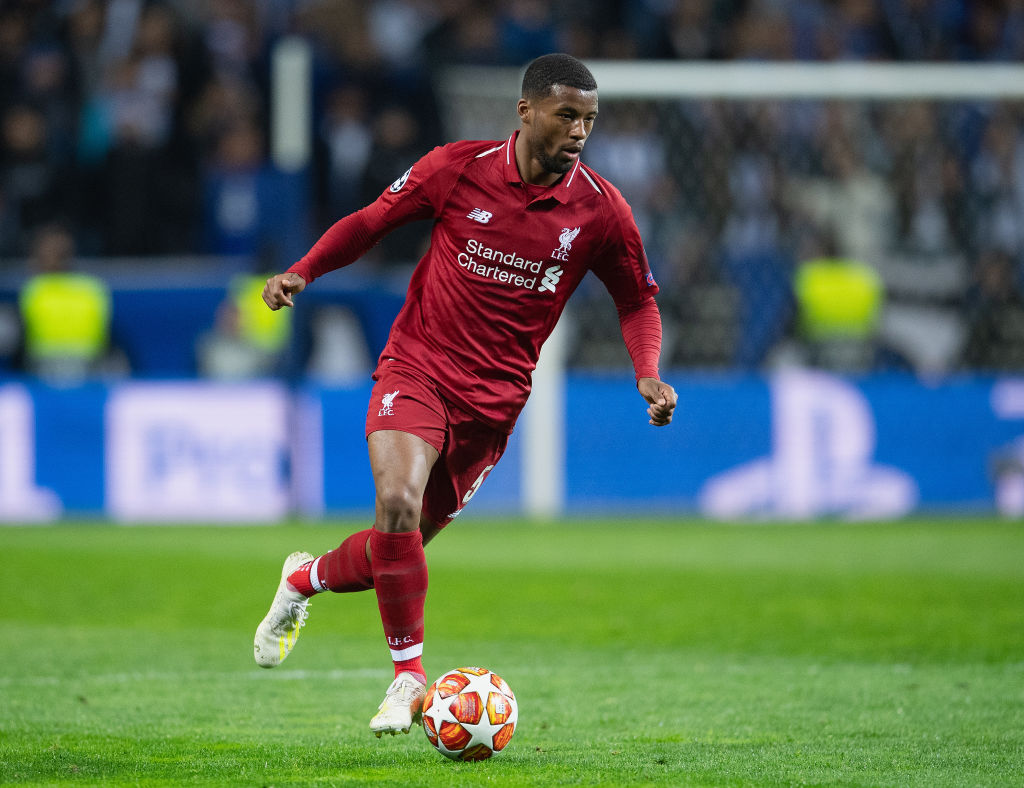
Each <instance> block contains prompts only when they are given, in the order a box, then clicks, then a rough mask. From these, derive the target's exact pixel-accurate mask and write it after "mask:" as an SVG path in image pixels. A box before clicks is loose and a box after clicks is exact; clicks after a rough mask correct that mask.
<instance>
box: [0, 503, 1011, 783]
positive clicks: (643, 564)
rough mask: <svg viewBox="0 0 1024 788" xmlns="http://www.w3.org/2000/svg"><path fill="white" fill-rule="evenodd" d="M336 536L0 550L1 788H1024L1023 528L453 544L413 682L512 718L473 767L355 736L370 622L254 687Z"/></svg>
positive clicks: (481, 528)
mask: <svg viewBox="0 0 1024 788" xmlns="http://www.w3.org/2000/svg"><path fill="white" fill-rule="evenodd" d="M356 527H361V526H359V525H358V524H357V523H352V522H333V521H332V522H325V523H321V524H316V525H308V524H307V525H303V524H293V525H287V526H280V527H220V528H217V527H180V528H166V527H164V528H161V527H130V528H125V527H120V528H118V527H112V526H109V525H102V524H84V523H81V524H72V525H62V526H58V527H45V528H0V556H2V560H3V568H2V570H0V593H2V599H3V605H2V612H0V633H2V638H3V641H2V642H3V651H2V653H3V660H2V663H0V664H2V667H0V783H3V784H26V785H43V784H45V785H60V784H71V785H97V784H103V785H178V784H203V785H245V786H284V785H324V786H362V785H382V786H384V785H395V786H435V785H436V786H450V785H451V786H462V785H466V786H469V785H496V786H506V785H536V786H546V785H607V786H626V785H651V786H658V785H664V786H687V785H695V786H747V785H750V786H762V785H766V786H786V785H844V786H929V787H930V786H974V785H980V786H1000V785H1017V786H1019V785H1022V784H1024V526H1022V525H1021V524H1020V523H1002V522H998V521H992V520H980V519H973V520H958V521H954V520H938V521H926V520H911V521H907V522H900V523H884V524H873V525H839V524H817V525H772V526H755V525H727V526H723V525H708V524H702V523H699V522H693V521H671V520H668V519H633V520H623V521H613V520H610V519H594V520H573V521H569V522H562V523H557V524H551V523H548V524H537V523H535V524H530V523H525V522H519V521H500V522H499V521H485V520H483V519H478V520H476V521H474V520H472V519H471V517H467V518H466V519H465V520H460V521H459V522H457V523H455V524H454V525H452V526H451V527H450V528H449V529H448V532H447V533H445V534H443V535H442V536H441V537H439V538H438V539H437V540H436V541H435V542H434V543H433V544H431V545H430V546H429V547H428V551H427V552H428V560H429V563H430V572H431V586H430V591H429V594H428V600H427V622H426V623H427V644H426V654H425V664H426V666H427V670H428V672H429V673H431V674H433V675H436V674H440V673H441V672H442V671H444V670H446V669H448V668H453V667H458V666H460V665H464V664H482V665H485V666H487V667H490V668H492V669H493V670H495V671H497V672H498V673H500V674H502V675H503V676H504V677H505V678H506V679H507V680H508V681H509V683H510V684H511V685H512V687H513V689H514V690H515V691H516V693H517V696H518V698H519V706H520V723H519V728H518V730H517V732H516V735H515V737H514V738H513V740H512V743H511V744H510V745H509V747H508V749H507V750H506V751H505V752H504V753H502V754H501V755H500V756H499V757H498V758H496V759H493V760H491V761H485V762H482V763H476V764H462V763H455V762H450V761H448V760H446V759H444V758H442V757H441V756H440V755H438V754H437V753H436V752H434V751H433V750H432V749H431V748H430V746H429V744H428V743H427V741H426V739H425V737H423V735H422V733H421V732H420V731H418V730H413V732H412V734H411V735H410V736H407V737H406V736H400V737H396V738H393V739H392V738H384V739H380V740H378V739H375V738H373V736H371V735H370V733H369V731H368V729H367V723H368V721H369V718H370V716H371V715H372V714H373V712H374V711H375V710H376V705H377V703H378V702H379V701H380V698H381V697H382V693H383V690H384V689H385V688H386V686H387V684H388V682H389V681H390V678H391V671H390V662H389V660H388V653H387V649H386V645H385V643H384V639H383V636H382V634H381V631H380V622H379V619H378V617H377V612H376V600H375V597H374V596H373V595H372V593H363V594H356V595H334V594H327V595H322V596H320V597H318V598H316V599H315V600H314V601H313V603H312V606H311V608H310V620H309V625H308V626H307V627H306V628H305V629H304V630H303V632H302V638H301V640H300V642H299V644H298V646H297V647H296V649H295V651H294V652H293V653H292V655H291V657H290V658H289V659H288V661H287V662H286V663H285V664H284V665H282V666H281V667H279V668H277V669H275V670H272V671H265V670H260V669H259V668H257V667H256V666H255V664H254V662H253V660H252V656H251V655H252V634H253V631H254V629H255V626H256V624H257V623H258V622H259V620H260V618H261V617H262V616H263V614H264V612H265V610H266V607H267V605H268V604H269V601H270V598H271V595H272V593H273V590H274V587H275V586H276V583H277V577H278V573H279V571H280V564H281V561H282V560H283V559H284V556H285V555H286V554H287V553H289V552H291V551H292V550H295V549H300V548H301V549H307V550H310V551H311V552H314V553H316V552H323V551H326V550H327V549H330V548H331V547H333V546H335V545H337V544H338V542H340V541H341V539H342V538H344V536H346V535H347V534H348V533H349V532H350V531H351V530H353V529H354V528H356ZM433 675H432V677H433Z"/></svg>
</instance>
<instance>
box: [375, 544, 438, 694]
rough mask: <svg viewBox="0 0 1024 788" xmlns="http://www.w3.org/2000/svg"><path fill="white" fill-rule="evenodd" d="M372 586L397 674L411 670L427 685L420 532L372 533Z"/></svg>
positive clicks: (424, 570)
mask: <svg viewBox="0 0 1024 788" xmlns="http://www.w3.org/2000/svg"><path fill="white" fill-rule="evenodd" d="M370 553H371V555H372V558H373V561H372V567H373V586H374V588H375V589H376V590H377V607H378V608H379V609H380V618H381V622H382V623H383V625H384V635H385V636H386V637H387V640H388V648H390V649H391V659H392V660H393V661H394V663H395V675H396V676H397V675H398V674H399V673H401V672H402V671H408V672H410V673H413V674H415V675H416V676H418V677H419V678H420V680H421V681H423V683H426V680H427V679H426V673H425V672H424V670H423V662H422V655H423V604H424V600H425V599H426V596H427V558H426V556H425V555H424V553H423V537H422V535H421V534H420V532H419V531H409V532H408V533H384V532H383V531H378V530H376V529H372V532H371V534H370Z"/></svg>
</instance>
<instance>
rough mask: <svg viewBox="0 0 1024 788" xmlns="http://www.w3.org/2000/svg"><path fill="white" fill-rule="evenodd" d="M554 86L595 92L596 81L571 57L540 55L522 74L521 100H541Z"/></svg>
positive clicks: (559, 53)
mask: <svg viewBox="0 0 1024 788" xmlns="http://www.w3.org/2000/svg"><path fill="white" fill-rule="evenodd" d="M555 85H565V86H566V87H570V88H576V89H577V90H597V80H595V79H594V75H593V74H591V73H590V69H589V68H587V67H586V66H585V65H583V63H582V62H580V61H579V60H577V59H576V58H574V57H573V56H572V55H566V54H564V53H561V52H556V53H554V54H551V55H541V56H540V57H539V58H537V59H536V60H534V61H532V62H531V63H530V64H529V65H528V66H527V67H526V73H525V74H523V98H524V99H542V98H545V97H546V96H549V95H550V94H551V91H552V90H553V89H554V87H555Z"/></svg>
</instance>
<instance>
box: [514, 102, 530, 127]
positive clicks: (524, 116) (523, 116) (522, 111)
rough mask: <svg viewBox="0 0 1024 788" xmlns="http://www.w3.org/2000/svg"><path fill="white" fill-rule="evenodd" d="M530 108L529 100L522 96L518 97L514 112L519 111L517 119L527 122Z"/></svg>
mask: <svg viewBox="0 0 1024 788" xmlns="http://www.w3.org/2000/svg"><path fill="white" fill-rule="evenodd" d="M531 110H532V108H531V107H530V102H529V101H527V100H526V99H524V98H521V99H519V103H518V104H516V112H518V113H519V120H521V121H522V122H523V123H529V122H530V115H531Z"/></svg>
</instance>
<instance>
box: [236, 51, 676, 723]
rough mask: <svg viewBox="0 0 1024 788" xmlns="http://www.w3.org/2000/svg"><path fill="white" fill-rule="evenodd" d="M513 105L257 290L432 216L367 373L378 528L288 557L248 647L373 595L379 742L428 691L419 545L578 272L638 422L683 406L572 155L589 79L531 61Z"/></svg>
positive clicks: (471, 486)
mask: <svg viewBox="0 0 1024 788" xmlns="http://www.w3.org/2000/svg"><path fill="white" fill-rule="evenodd" d="M517 109H518V113H519V118H520V121H521V123H520V128H519V129H518V131H516V132H514V133H513V134H512V136H510V137H509V138H508V139H507V140H504V141H500V140H495V141H488V142H465V141H464V142H455V143H451V144H449V145H444V146H442V147H439V148H435V149H434V150H433V151H431V152H430V153H428V154H427V155H426V156H424V157H423V158H421V159H420V160H419V161H417V162H416V163H415V164H414V165H413V166H412V167H411V168H409V170H407V171H406V172H405V174H404V175H402V176H401V177H400V178H399V179H398V180H396V181H395V182H394V183H393V184H391V186H390V187H389V188H388V189H386V190H385V192H384V193H383V194H382V195H381V196H380V197H379V198H378V199H377V200H376V201H375V202H373V203H371V204H370V205H369V206H367V207H365V208H363V209H361V210H359V211H356V212H355V213H353V214H350V215H348V216H346V217H345V218H343V219H341V220H340V221H338V222H337V223H335V224H334V225H333V226H332V227H331V228H329V229H328V230H327V232H326V233H324V235H323V236H322V237H321V238H320V239H319V240H318V241H317V242H316V244H315V245H314V246H313V248H312V249H311V250H310V251H309V252H308V253H307V254H306V255H305V256H304V257H303V258H302V259H301V260H299V261H298V262H297V263H295V264H294V265H293V266H292V267H291V268H289V269H288V270H287V271H286V272H285V273H283V274H278V275H276V276H274V277H271V278H270V279H268V280H267V285H266V288H265V289H264V291H263V299H264V301H266V303H267V305H268V306H269V307H270V308H271V309H280V308H281V307H284V306H288V307H291V306H293V305H294V296H295V295H296V294H297V293H301V292H302V290H303V289H305V288H306V286H307V285H309V284H310V283H311V282H312V281H313V280H314V279H316V278H317V277H319V276H322V275H323V274H325V273H327V272H328V271H332V270H334V269H336V268H340V267H342V266H345V265H348V264H349V263H352V262H353V261H355V260H357V259H358V258H359V257H360V256H361V255H363V254H364V253H365V252H366V251H367V250H369V249H370V248H371V247H372V246H373V245H374V244H375V243H376V242H377V241H378V240H379V239H380V238H382V237H383V236H384V235H385V234H386V233H388V232H389V231H391V230H393V229H394V228H396V227H398V226H400V225H402V224H405V223H406V222H410V221H413V220H416V219H429V220H432V221H433V222H434V225H433V230H432V234H431V242H430V247H429V249H428V251H427V253H426V254H425V255H424V257H423V259H422V260H420V262H419V264H418V265H417V267H416V269H415V271H414V272H413V275H412V279H411V281H410V284H409V291H408V295H407V297H406V301H405V305H404V306H403V307H402V309H401V311H400V313H399V314H398V317H397V318H396V319H395V322H394V324H393V325H392V328H391V334H390V336H389V338H388V342H387V344H386V346H385V348H384V350H383V352H382V353H381V356H380V360H379V362H378V365H377V369H376V371H375V372H374V374H373V379H374V381H376V383H375V385H374V387H373V392H372V395H371V398H370V405H369V410H368V412H367V415H366V436H367V444H368V448H369V455H370V467H371V470H372V472H373V481H374V486H375V491H376V512H375V519H374V523H373V527H372V528H368V529H366V530H363V531H360V532H358V533H355V534H352V535H351V536H349V537H348V538H347V539H345V541H343V542H342V543H341V545H340V546H339V547H338V548H337V549H335V550H331V551H330V552H328V553H326V554H325V555H322V556H320V557H318V558H314V556H313V555H311V554H310V553H304V552H299V553H293V554H292V555H290V556H288V558H287V559H286V560H285V562H284V567H283V569H282V572H281V581H280V584H279V586H278V589H277V593H276V595H275V596H274V600H273V604H272V605H271V608H270V611H269V612H268V613H267V615H266V617H265V618H264V619H263V621H262V622H261V623H260V625H259V628H258V629H257V630H256V639H255V644H254V649H255V656H256V662H257V663H258V664H260V665H262V666H264V667H274V666H275V665H278V664H280V663H281V661H282V660H284V659H285V658H286V657H287V656H288V654H289V653H290V652H291V649H292V648H293V647H294V645H295V641H296V639H297V638H298V636H299V630H300V628H301V627H302V626H303V625H304V624H305V622H306V617H307V616H308V611H307V610H306V607H307V603H308V600H309V598H310V597H311V596H313V595H314V594H317V593H320V592H322V591H335V592H353V591H363V590H366V589H370V588H372V589H374V591H375V592H376V595H377V603H378V608H379V610H380V616H381V621H382V623H383V626H384V635H385V637H386V638H387V643H388V646H389V648H390V649H391V657H392V660H393V662H394V669H395V680H394V682H392V684H391V686H390V687H388V689H387V692H386V695H385V698H384V702H383V703H381V705H380V708H379V710H378V712H377V714H376V715H375V716H374V717H373V719H372V720H370V730H371V731H373V732H374V733H375V734H376V735H377V736H380V735H381V734H382V733H390V734H395V733H397V732H402V733H408V732H409V728H410V726H411V725H412V724H413V721H414V719H415V718H416V716H417V715H418V712H419V711H420V705H421V702H422V699H423V695H424V690H425V688H426V675H425V673H424V670H423V664H422V654H423V608H424V598H425V596H426V591H427V563H426V558H425V556H424V552H423V546H424V545H425V544H426V543H427V542H429V541H430V540H431V539H432V538H433V537H434V536H436V535H437V534H438V533H439V532H440V531H441V529H443V528H444V527H445V526H446V525H447V524H448V523H449V522H451V521H452V519H454V518H455V517H456V516H457V515H458V514H459V512H461V511H462V507H463V506H465V505H466V503H468V502H469V500H470V498H472V497H473V494H474V493H475V492H476V491H477V489H478V488H479V487H480V485H481V484H482V483H483V481H484V479H485V478H486V477H487V474H488V473H489V472H490V470H491V469H492V468H493V467H494V465H495V463H497V462H498V459H499V458H500V457H501V454H502V452H503V451H504V449H505V444H506V442H507V440H508V436H509V434H510V433H511V432H512V428H513V426H514V424H515V421H516V418H517V416H518V415H519V412H520V410H521V409H522V408H523V405H524V404H525V402H526V398H527V396H528V395H529V393H530V381H531V373H532V372H533V369H534V368H535V366H536V363H537V358H538V356H539V354H540V348H541V345H542V344H543V342H544V340H545V339H546V338H547V337H548V335H549V334H550V333H551V331H552V329H553V328H554V326H555V323H556V322H557V320H558V318H559V315H561V313H562V310H563V308H564V307H565V304H566V301H567V300H568V299H569V296H570V295H571V294H572V292H573V290H574V289H575V288H576V286H577V285H578V284H579V282H580V280H581V279H582V278H583V276H584V275H585V274H586V273H587V271H593V272H594V273H595V274H596V275H597V276H598V277H599V278H600V279H601V281H602V282H603V283H604V284H605V286H606V287H607V289H608V291H609V292H610V293H611V295H612V297H613V299H614V301H615V305H616V307H617V310H618V317H619V322H620V325H621V327H622V334H623V338H624V339H625V342H626V347H627V349H628V351H629V354H630V357H631V359H632V362H633V366H634V369H635V373H636V385H637V389H638V391H639V393H640V395H641V396H642V397H643V398H644V399H645V400H646V401H647V403H648V407H647V414H648V416H649V423H650V424H653V425H654V426H657V427H661V426H665V425H667V424H669V423H670V422H671V420H672V412H673V410H674V408H675V406H676V393H675V391H674V390H673V388H672V387H671V386H670V385H668V384H667V383H664V382H663V381H662V380H661V379H660V378H659V375H658V357H659V354H660V351H661V317H660V314H659V312H658V307H657V305H656V304H655V301H654V295H655V294H656V293H657V292H658V286H657V285H656V284H655V281H654V278H653V277H652V276H651V272H650V269H649V267H648V264H647V258H646V255H645V254H644V249H643V244H642V243H641V240H640V233H639V231H638V230H637V227H636V223H635V222H634V220H633V216H632V212H631V211H630V208H629V205H628V204H627V203H626V201H625V200H624V199H623V198H622V195H621V194H619V192H618V191H617V190H616V189H615V187H614V186H612V185H611V184H610V183H609V182H608V181H606V180H604V179H603V178H601V177H600V176H599V175H597V173H595V172H594V171H593V170H591V169H589V168H588V167H586V166H585V165H583V164H582V163H581V162H580V153H581V152H582V151H583V145H584V143H585V142H586V141H587V138H588V137H589V136H590V133H591V130H592V129H593V126H594V121H595V119H596V118H597V83H596V82H595V81H594V77H593V75H592V74H591V73H590V71H589V70H588V69H587V68H586V66H584V65H583V64H582V63H581V62H580V61H578V60H577V59H576V58H573V57H571V56H569V55H564V54H552V55H544V56H542V57H540V58H537V59H536V60H534V61H533V62H532V63H530V65H529V66H528V67H527V69H526V73H525V75H524V77H523V88H522V98H520V99H519V102H518V104H517Z"/></svg>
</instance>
